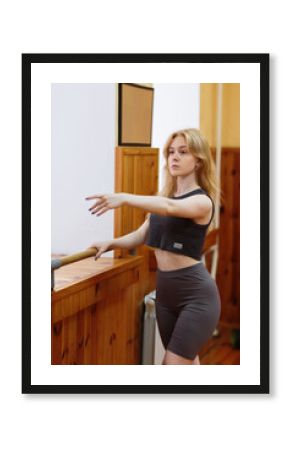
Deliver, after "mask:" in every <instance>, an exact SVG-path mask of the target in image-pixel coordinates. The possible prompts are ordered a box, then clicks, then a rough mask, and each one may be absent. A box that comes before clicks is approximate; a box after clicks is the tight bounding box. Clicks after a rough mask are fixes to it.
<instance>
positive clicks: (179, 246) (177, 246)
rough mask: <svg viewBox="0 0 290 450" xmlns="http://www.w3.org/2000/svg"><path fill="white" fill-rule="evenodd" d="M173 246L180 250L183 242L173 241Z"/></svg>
mask: <svg viewBox="0 0 290 450" xmlns="http://www.w3.org/2000/svg"><path fill="white" fill-rule="evenodd" d="M173 247H174V248H178V249H179V250H181V249H182V248H183V244H181V243H180V242H173Z"/></svg>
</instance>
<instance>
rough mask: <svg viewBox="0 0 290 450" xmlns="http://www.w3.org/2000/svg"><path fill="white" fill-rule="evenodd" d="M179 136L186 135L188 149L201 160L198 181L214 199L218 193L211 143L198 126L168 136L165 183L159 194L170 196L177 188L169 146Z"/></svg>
mask: <svg viewBox="0 0 290 450" xmlns="http://www.w3.org/2000/svg"><path fill="white" fill-rule="evenodd" d="M177 136H183V137H184V139H185V142H186V144H187V147H188V150H189V151H190V152H191V153H192V154H193V156H195V157H196V158H197V161H198V162H199V167H198V170H197V171H196V181H197V183H198V185H199V186H200V187H201V188H202V189H204V190H205V191H206V192H207V193H208V195H209V196H210V197H211V198H212V199H213V200H214V199H215V197H216V195H217V183H216V172H215V164H214V161H213V157H212V154H211V150H210V146H209V143H208V141H207V139H206V138H205V137H204V136H203V135H202V134H201V132H200V131H199V130H198V129H197V128H187V129H184V130H179V131H175V132H174V133H172V134H171V135H170V136H169V137H168V139H167V141H166V143H165V146H164V148H163V156H164V159H165V161H166V162H165V165H164V167H163V174H164V185H163V188H162V189H161V190H160V192H158V194H157V195H161V196H163V197H170V196H172V195H173V193H174V192H175V190H176V187H177V185H176V177H174V176H173V175H171V173H170V171H169V170H168V154H169V147H170V146H171V143H172V141H173V139H175V138H176V137H177Z"/></svg>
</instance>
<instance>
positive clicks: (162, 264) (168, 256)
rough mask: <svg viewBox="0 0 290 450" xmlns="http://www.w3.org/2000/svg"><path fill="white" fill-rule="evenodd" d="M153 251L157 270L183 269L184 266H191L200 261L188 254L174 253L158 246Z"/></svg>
mask: <svg viewBox="0 0 290 450" xmlns="http://www.w3.org/2000/svg"><path fill="white" fill-rule="evenodd" d="M154 253H155V257H156V263H157V267H158V269H159V270H176V269H183V268H184V267H189V266H193V265H194V264H196V263H199V262H200V261H197V260H196V259H194V258H191V257H190V256H185V255H177V254H176V253H173V252H168V251H167V250H161V249H159V248H158V249H155V250H154Z"/></svg>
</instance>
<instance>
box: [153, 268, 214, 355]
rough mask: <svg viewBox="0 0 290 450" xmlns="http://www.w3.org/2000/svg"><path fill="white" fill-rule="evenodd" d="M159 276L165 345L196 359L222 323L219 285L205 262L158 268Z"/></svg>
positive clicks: (160, 323) (159, 322) (159, 313)
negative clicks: (173, 267)
mask: <svg viewBox="0 0 290 450" xmlns="http://www.w3.org/2000/svg"><path fill="white" fill-rule="evenodd" d="M156 275H157V278H156V302H155V306H156V320H157V325H158V329H159V333H160V337H161V340H162V343H163V345H164V348H165V349H167V350H170V351H171V352H173V353H175V354H176V355H179V356H182V357H184V358H187V359H192V360H193V359H194V358H195V357H196V355H197V354H198V352H199V351H200V350H201V348H202V346H203V345H204V344H205V343H206V342H207V341H208V340H209V339H210V338H211V336H212V334H213V332H214V330H215V328H216V326H217V325H218V322H219V318H220V312H221V301H220V296H219V292H218V289H217V285H216V283H215V281H214V279H213V278H212V277H211V275H210V274H209V272H208V270H207V269H206V267H205V265H204V264H203V262H198V263H195V264H194V265H192V266H189V267H185V268H182V269H176V270H168V271H163V270H159V269H157V273H156Z"/></svg>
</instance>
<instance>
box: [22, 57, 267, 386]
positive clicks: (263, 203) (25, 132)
mask: <svg viewBox="0 0 290 450" xmlns="http://www.w3.org/2000/svg"><path fill="white" fill-rule="evenodd" d="M269 62H270V55H269V54H267V53H263V54H257V53H252V54H251V53H237V54H235V53H228V54H210V53H208V54H187V53H184V54H182V53H179V54H157V53H156V54H133V53H132V54H114V53H112V54H36V53H35V54H22V393H34V394H37V393H47V394H49V393H51V394H52V393H75V394H81V393H84V394H88V393H90V394H106V393H109V394H120V393H123V394H124V393H130V394H134V393H138V394H139V393H140V394H150V393H158V394H167V393H170V394H211V393H212V394H259V393H260V394H268V393H269V339H270V335H269ZM33 63H41V64H46V63H55V64H57V63H61V64H64V63H65V64H69V63H77V64H82V63H86V64H88V63H119V64H127V63H141V64H146V63H160V64H164V63H191V64H195V63H205V64H207V63H219V64H223V63H231V64H235V63H245V64H251V63H253V64H258V65H259V68H260V155H259V156H260V383H259V384H255V385H249V384H244V385H178V384H177V385H170V386H169V385H56V384H50V385H38V384H37V385H36V384H32V380H31V375H32V374H31V67H32V64H33ZM261 149H262V150H263V151H261Z"/></svg>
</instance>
